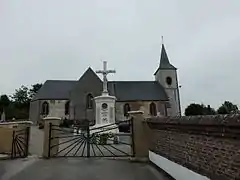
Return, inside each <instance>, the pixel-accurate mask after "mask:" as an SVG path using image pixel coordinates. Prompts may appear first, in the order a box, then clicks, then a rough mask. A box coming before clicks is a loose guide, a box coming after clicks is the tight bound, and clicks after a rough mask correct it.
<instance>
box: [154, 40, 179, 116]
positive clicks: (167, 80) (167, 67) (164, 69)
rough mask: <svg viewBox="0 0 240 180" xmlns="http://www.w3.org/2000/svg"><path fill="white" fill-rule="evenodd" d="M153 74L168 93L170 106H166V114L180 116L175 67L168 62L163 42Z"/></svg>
mask: <svg viewBox="0 0 240 180" xmlns="http://www.w3.org/2000/svg"><path fill="white" fill-rule="evenodd" d="M154 76H155V80H156V81H158V82H159V83H160V84H161V85H162V86H163V87H164V89H165V91H166V93H167V95H168V98H169V102H170V107H169V108H167V114H168V116H180V115H181V106H180V96H179V85H178V78H177V68H176V67H175V66H173V65H172V64H171V63H170V61H169V59H168V55H167V52H166V49H165V46H164V44H162V49H161V55H160V64H159V67H158V69H157V70H156V72H155V73H154Z"/></svg>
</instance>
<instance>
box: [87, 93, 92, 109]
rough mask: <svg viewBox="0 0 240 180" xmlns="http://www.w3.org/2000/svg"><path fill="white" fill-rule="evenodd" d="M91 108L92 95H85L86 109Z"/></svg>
mask: <svg viewBox="0 0 240 180" xmlns="http://www.w3.org/2000/svg"><path fill="white" fill-rule="evenodd" d="M92 108H93V96H92V94H88V95H87V109H92Z"/></svg>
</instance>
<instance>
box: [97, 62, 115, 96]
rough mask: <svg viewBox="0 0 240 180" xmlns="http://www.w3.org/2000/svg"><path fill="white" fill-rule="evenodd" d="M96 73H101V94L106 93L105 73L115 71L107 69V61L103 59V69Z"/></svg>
mask: <svg viewBox="0 0 240 180" xmlns="http://www.w3.org/2000/svg"><path fill="white" fill-rule="evenodd" d="M96 73H99V74H102V75H103V92H102V95H108V89H107V75H108V74H110V73H116V71H115V70H107V61H103V70H99V71H96Z"/></svg>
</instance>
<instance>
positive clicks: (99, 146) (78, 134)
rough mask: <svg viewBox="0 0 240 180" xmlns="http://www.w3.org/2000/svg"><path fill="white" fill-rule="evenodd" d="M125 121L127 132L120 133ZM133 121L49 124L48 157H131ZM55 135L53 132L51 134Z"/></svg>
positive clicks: (132, 152)
mask: <svg viewBox="0 0 240 180" xmlns="http://www.w3.org/2000/svg"><path fill="white" fill-rule="evenodd" d="M123 123H124V124H128V126H129V127H130V128H129V129H130V130H129V132H119V125H121V124H123ZM132 127H133V126H132V120H127V121H121V122H119V123H113V124H108V125H105V126H100V127H95V128H92V127H90V126H89V123H87V124H86V123H84V125H80V126H78V127H74V128H61V127H59V126H56V125H52V124H50V129H49V153H48V156H49V158H50V157H130V156H134V141H133V129H132ZM53 134H54V135H53Z"/></svg>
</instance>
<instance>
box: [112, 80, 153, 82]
mask: <svg viewBox="0 0 240 180" xmlns="http://www.w3.org/2000/svg"><path fill="white" fill-rule="evenodd" d="M108 82H129V83H130V82H156V81H154V80H152V81H108Z"/></svg>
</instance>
